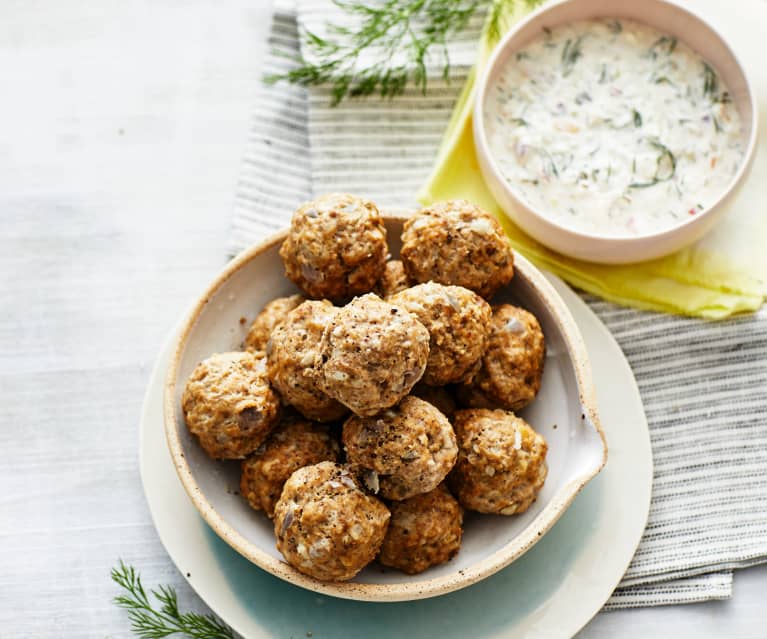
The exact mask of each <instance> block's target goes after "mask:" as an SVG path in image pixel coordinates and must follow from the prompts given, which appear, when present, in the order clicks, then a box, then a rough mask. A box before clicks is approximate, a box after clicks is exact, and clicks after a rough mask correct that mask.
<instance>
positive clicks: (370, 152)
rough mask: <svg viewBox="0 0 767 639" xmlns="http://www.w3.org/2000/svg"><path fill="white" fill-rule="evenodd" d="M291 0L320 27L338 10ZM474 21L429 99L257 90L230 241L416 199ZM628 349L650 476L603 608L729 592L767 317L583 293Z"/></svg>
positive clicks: (763, 411) (275, 33)
mask: <svg viewBox="0 0 767 639" xmlns="http://www.w3.org/2000/svg"><path fill="white" fill-rule="evenodd" d="M328 5H329V3H328V2H326V1H325V0H299V3H298V21H299V24H301V25H302V26H309V27H310V28H312V29H315V28H317V23H318V21H324V20H327V19H328V18H329V17H330V16H331V15H332V11H334V10H335V9H333V8H332V6H328ZM477 36H478V25H477V24H475V25H473V29H471V30H470V33H468V34H467V35H466V36H465V38H464V39H463V40H462V41H461V42H460V43H459V44H458V45H457V46H456V47H455V51H453V50H452V49H451V53H453V55H452V56H451V57H452V61H453V72H452V75H451V82H450V84H445V83H441V84H440V83H439V82H438V81H437V80H434V81H432V83H431V85H430V90H429V93H428V95H427V96H425V97H424V96H422V95H421V93H420V92H418V91H414V90H410V91H408V92H407V93H406V94H405V95H404V96H401V97H398V98H396V99H394V100H391V101H382V100H380V99H377V98H376V99H372V98H371V99H368V100H364V101H354V102H344V103H342V104H341V105H340V106H338V107H336V108H331V107H330V106H329V97H328V96H329V94H328V91H326V90H311V91H308V92H307V91H304V90H302V89H297V88H295V87H290V86H288V85H286V84H279V85H276V86H271V87H264V89H263V91H262V93H261V97H260V99H259V100H258V104H257V106H256V110H255V114H254V124H253V128H252V131H251V140H250V149H249V152H248V155H247V157H246V158H245V161H244V163H243V170H242V178H241V181H240V186H239V189H238V192H237V197H236V209H235V214H234V220H233V224H232V236H231V239H232V241H231V249H232V251H233V252H236V251H238V250H241V249H242V248H244V247H246V246H248V245H249V244H251V243H252V242H253V241H255V240H257V239H259V238H260V237H263V236H264V235H265V234H268V233H271V232H273V231H274V230H275V229H277V228H279V227H283V226H285V225H287V223H288V221H289V218H290V214H291V212H292V210H293V208H295V205H296V204H297V203H298V202H299V201H302V200H304V199H306V198H308V197H310V196H311V194H312V193H319V192H326V191H333V190H340V191H356V192H358V193H363V194H365V195H366V196H367V197H370V198H372V199H374V200H375V201H376V202H378V203H379V204H380V205H382V206H384V207H387V208H402V207H413V206H415V204H416V201H415V193H416V191H417V189H418V187H420V186H421V185H422V184H423V182H424V180H425V178H426V176H427V175H428V174H429V171H430V169H431V165H432V162H433V160H434V157H435V154H436V151H437V148H438V145H439V143H440V140H441V137H442V133H443V131H444V128H445V126H446V124H447V121H448V119H449V117H450V112H451V109H452V106H453V104H454V102H455V99H456V97H457V95H458V93H459V91H460V89H461V85H462V83H463V80H464V79H465V78H466V76H467V73H468V71H469V69H470V65H471V62H472V56H471V55H469V53H470V52H471V51H472V50H473V46H472V47H471V48H470V47H469V44H470V43H472V44H473V43H475V42H476V38H477ZM270 46H271V47H272V54H271V55H270V56H269V59H268V62H267V67H266V69H265V71H266V72H267V73H269V72H274V71H284V70H286V69H287V68H289V67H290V64H291V62H290V61H289V60H288V59H287V58H285V55H288V56H289V55H291V54H295V53H296V52H297V51H298V46H299V45H298V30H297V24H296V9H295V6H291V3H290V2H286V1H278V2H277V5H276V11H275V16H274V24H273V27H272V33H271V39H270ZM585 299H586V301H587V302H588V304H589V305H590V307H591V308H592V310H594V312H595V313H596V314H597V315H598V316H599V317H600V318H601V319H602V321H603V322H604V323H605V324H606V325H607V327H608V328H609V329H610V331H611V332H612V333H613V335H615V337H616V339H617V340H618V342H619V343H620V345H621V347H622V348H623V350H624V352H625V353H626V356H627V358H628V360H629V362H630V363H631V366H632V368H633V370H634V374H635V375H636V378H637V382H638V384H639V388H640V392H641V394H642V398H643V401H644V405H645V410H646V411H647V418H648V421H649V424H650V431H651V438H652V445H653V455H654V460H655V478H654V485H653V500H652V506H651V510H650V517H649V521H648V525H647V530H646V531H645V534H644V537H643V539H642V541H641V543H640V545H639V548H638V550H637V553H636V556H635V557H634V560H633V561H632V563H631V565H630V566H629V568H628V571H627V572H626V575H625V577H624V579H623V581H622V582H621V584H620V587H619V588H618V589H617V590H616V591H615V593H614V594H613V596H612V598H611V599H610V600H609V602H608V603H607V606H606V608H607V609H611V608H625V607H639V606H650V605H663V604H674V603H690V602H695V601H704V600H708V599H724V598H728V597H730V596H731V594H732V572H731V571H732V569H734V568H739V567H744V566H748V565H751V564H754V563H758V562H762V561H767V393H765V389H766V388H767V312H764V311H762V312H760V313H759V314H758V315H755V316H750V317H743V318H739V319H733V320H729V321H724V322H719V323H710V322H702V321H698V320H692V319H683V318H678V317H672V316H665V315H658V314H654V313H646V312H640V311H635V310H631V309H625V308H621V307H618V306H615V305H613V304H610V303H607V302H603V301H601V300H598V299H596V298H593V297H586V298H585Z"/></svg>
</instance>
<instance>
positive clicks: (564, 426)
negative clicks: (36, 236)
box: [164, 216, 607, 601]
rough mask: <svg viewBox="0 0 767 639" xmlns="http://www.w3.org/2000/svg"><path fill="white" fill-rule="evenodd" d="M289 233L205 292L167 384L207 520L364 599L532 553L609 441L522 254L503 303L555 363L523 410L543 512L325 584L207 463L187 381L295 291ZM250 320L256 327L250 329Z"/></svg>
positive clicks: (576, 355)
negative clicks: (424, 561) (430, 563)
mask: <svg viewBox="0 0 767 639" xmlns="http://www.w3.org/2000/svg"><path fill="white" fill-rule="evenodd" d="M404 219H405V218H404V217H394V216H387V217H386V226H387V230H388V234H389V248H390V251H391V253H392V254H393V255H395V256H396V255H398V254H399V249H400V240H399V237H400V234H401V232H402V223H403V221H404ZM285 236H286V233H285V232H283V233H280V234H279V235H276V236H274V237H273V238H271V239H269V240H267V241H266V242H264V243H263V244H259V245H258V246H254V247H253V248H252V249H250V250H247V251H245V252H244V253H242V254H241V255H240V256H239V257H237V258H236V259H235V260H233V261H232V262H231V263H230V264H229V265H228V266H227V267H226V268H225V269H224V270H223V272H222V273H221V274H220V275H219V276H218V277H216V279H215V280H214V281H213V283H212V284H211V285H210V286H209V287H208V289H207V291H206V292H205V293H204V294H203V295H202V296H201V297H200V299H199V301H198V302H197V304H196V305H195V306H194V308H193V309H192V312H191V313H190V314H189V316H188V317H187V319H186V320H185V322H184V323H183V325H182V327H181V331H180V333H179V337H178V339H177V343H176V345H175V354H174V356H173V358H172V361H171V364H170V367H169V369H168V373H167V378H166V384H165V399H164V413H165V431H166V436H167V441H168V447H169V448H170V453H171V457H172V459H173V463H174V466H175V467H176V471H177V472H178V475H179V477H180V478H181V482H182V484H183V485H184V488H185V489H186V491H187V493H188V494H189V497H190V498H191V500H192V502H193V503H194V505H195V506H196V508H197V509H198V510H199V512H200V514H201V515H202V517H203V518H204V519H205V521H206V522H207V523H208V524H209V525H210V526H211V528H213V530H214V531H215V532H216V533H217V534H218V535H219V536H220V537H221V538H222V539H223V540H224V541H226V542H227V543H228V544H229V545H230V546H231V547H232V548H234V549H235V550H236V551H237V552H239V553H240V554H241V555H243V556H244V557H246V558H247V559H249V560H250V561H252V562H253V563H254V564H256V565H258V566H260V567H261V568H263V569H264V570H267V571H268V572H270V573H272V574H273V575H275V576H277V577H279V578H281V579H284V580H286V581H288V582H290V583H293V584H295V585H298V586H302V587H304V588H308V589H310V590H314V591H317V592H322V593H325V594H329V595H335V596H337V597H345V598H349V599H359V600H366V601H403V600H409V599H419V598H424V597H431V596H434V595H439V594H443V593H446V592H450V591H452V590H457V589H459V588H463V587H465V586H468V585H470V584H472V583H475V582H477V581H479V580H480V579H483V578H485V577H487V576H489V575H491V574H493V573H494V572H496V571H498V570H500V569H501V568H503V567H504V566H506V565H508V564H509V563H511V562H512V561H514V560H515V559H516V558H517V557H519V556H520V555H522V554H523V553H524V552H525V551H527V550H528V549H530V548H531V547H532V546H533V544H535V543H536V542H537V541H538V540H539V539H540V538H541V536H542V535H543V534H544V533H546V531H548V530H549V528H551V526H553V525H554V523H555V522H556V521H557V519H559V517H560V516H561V515H562V513H564V511H565V510H566V509H567V507H568V506H569V505H570V503H571V502H572V500H573V499H574V498H575V496H576V495H577V494H578V492H579V491H580V490H581V489H582V488H583V487H584V486H585V485H586V483H587V482H588V481H589V480H590V479H592V478H593V477H594V476H596V474H597V473H598V472H599V471H600V470H601V469H602V467H603V466H604V464H605V461H606V459H607V446H606V443H605V441H604V435H603V433H602V430H601V428H600V426H599V419H598V416H597V410H596V403H595V396H594V389H593V387H592V381H591V368H590V365H589V361H588V357H587V354H586V349H585V346H584V344H583V339H582V338H581V335H580V333H579V331H578V327H577V326H576V325H575V322H574V321H573V319H572V316H571V315H570V312H569V310H568V309H567V307H566V306H565V304H564V303H563V302H562V300H561V298H560V297H559V295H558V294H557V292H556V291H555V290H554V288H553V287H552V286H551V284H549V282H548V281H547V280H546V279H545V278H544V277H543V275H541V273H540V272H539V271H538V270H537V269H536V268H535V267H533V266H532V265H531V264H530V263H529V262H527V261H526V260H525V259H524V258H521V257H519V256H517V258H516V262H515V271H516V272H515V275H514V278H513V280H512V281H511V283H510V284H509V285H508V286H507V287H506V288H505V289H503V290H502V291H500V292H499V293H498V295H496V298H495V300H496V301H497V300H501V301H503V300H508V301H513V302H515V303H517V304H519V305H521V306H523V307H525V308H527V309H529V310H530V311H531V312H532V313H534V314H535V315H536V316H537V317H538V319H539V320H540V322H541V326H542V328H543V331H544V334H545V337H546V347H547V353H546V363H545V370H544V375H543V381H542V385H541V392H540V394H539V396H538V398H537V399H536V400H535V401H534V402H533V403H532V404H531V405H530V406H529V407H528V408H527V409H525V410H524V411H522V412H521V413H520V414H521V415H522V416H523V417H525V418H526V419H527V420H528V421H529V422H530V423H531V424H532V425H533V426H534V427H535V428H536V430H538V431H539V432H540V433H541V434H543V435H544V436H545V437H546V439H547V441H548V443H549V453H548V456H547V461H548V464H549V475H548V478H547V479H546V483H545V485H544V487H543V489H542V491H541V493H540V495H539V498H538V500H537V501H536V502H535V503H534V504H533V506H531V507H530V509H528V511H527V512H525V513H524V514H522V515H515V516H511V517H501V516H491V515H477V514H469V513H467V516H466V520H465V525H464V539H463V545H462V547H461V551H460V553H459V554H458V555H457V556H456V557H455V558H454V559H452V560H451V561H449V562H448V563H446V564H443V565H441V566H436V567H433V568H430V569H428V570H427V571H425V572H423V573H421V574H419V575H412V576H409V575H405V574H403V573H400V572H397V571H394V570H388V569H386V570H384V569H382V567H380V566H378V565H377V564H373V565H371V566H369V567H368V568H366V569H365V570H363V571H362V572H361V573H360V574H359V575H358V576H357V577H356V578H355V579H354V580H353V581H351V582H347V583H328V582H321V581H317V580H316V579H313V578H311V577H307V576H305V575H303V574H301V573H300V572H298V571H297V570H295V569H293V568H292V567H291V566H289V565H288V564H287V563H285V561H284V560H283V559H282V556H281V555H280V553H279V552H278V551H277V549H276V546H275V538H274V531H273V526H272V523H271V522H270V521H269V520H268V519H267V518H266V516H265V515H264V514H263V513H260V512H256V511H254V510H252V509H251V508H250V507H249V506H248V505H247V503H246V502H245V500H244V499H243V498H242V497H240V496H239V495H238V494H237V492H238V489H239V471H240V463H239V462H222V461H215V460H213V459H211V458H209V457H208V456H207V455H206V454H205V453H204V452H203V450H202V448H201V447H200V446H199V444H198V443H197V440H196V439H195V438H194V437H193V436H192V435H191V434H190V433H189V431H188V429H187V428H186V425H185V424H184V418H183V415H182V411H181V394H182V392H183V389H184V384H185V383H186V380H187V378H188V377H189V375H190V373H191V372H192V370H193V369H194V367H195V366H196V365H197V363H198V362H200V361H201V360H203V359H205V358H206V357H208V356H210V355H211V354H212V353H216V352H222V351H230V350H238V349H239V348H240V344H241V343H242V340H243V338H244V337H245V334H246V332H247V329H248V325H249V323H250V321H252V319H253V317H254V316H255V315H256V313H257V312H258V311H259V310H260V309H261V308H262V307H263V306H264V304H266V303H267V302H269V301H270V300H272V299H274V298H275V297H279V296H283V295H289V294H292V293H295V292H297V291H296V288H295V287H294V286H293V285H292V284H291V283H290V282H289V281H288V280H287V279H286V278H285V275H284V268H283V265H282V261H281V259H280V257H279V255H278V250H279V247H280V244H281V243H282V241H283V240H284V239H285ZM243 317H246V318H247V319H248V321H247V322H244V323H243V322H241V318H243Z"/></svg>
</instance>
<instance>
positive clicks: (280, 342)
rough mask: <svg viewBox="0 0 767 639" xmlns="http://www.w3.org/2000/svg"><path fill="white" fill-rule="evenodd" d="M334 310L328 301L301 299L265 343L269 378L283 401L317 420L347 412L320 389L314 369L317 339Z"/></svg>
mask: <svg viewBox="0 0 767 639" xmlns="http://www.w3.org/2000/svg"><path fill="white" fill-rule="evenodd" d="M336 311H337V309H336V308H335V307H334V306H333V305H332V304H331V303H330V302H328V301H327V300H323V301H321V302H313V301H308V302H303V303H302V304H300V305H299V306H297V307H296V308H294V309H293V310H292V311H290V313H288V316H287V317H286V318H285V321H284V322H283V323H282V324H280V325H279V326H278V327H277V328H276V329H274V332H273V333H272V338H271V340H270V341H269V345H268V346H267V370H268V372H269V379H271V380H272V384H274V387H275V388H276V389H277V392H279V394H280V395H281V396H282V400H283V401H284V402H285V403H287V404H290V405H291V406H293V407H295V408H296V410H298V412H300V413H301V414H302V415H303V416H304V417H306V418H307V419H311V420H314V421H318V422H332V421H334V420H336V419H339V418H341V417H343V416H344V415H345V414H346V412H347V411H346V408H345V407H344V406H343V405H342V404H340V403H339V402H337V401H336V400H335V399H332V398H331V397H328V396H327V395H326V394H325V393H323V392H322V390H321V389H320V388H319V387H318V386H317V381H316V379H315V376H314V372H313V366H314V360H315V357H316V355H317V346H318V345H319V342H320V338H321V337H322V333H323V331H324V330H325V327H326V326H328V325H329V323H330V321H331V319H332V318H333V316H334V315H335V313H336Z"/></svg>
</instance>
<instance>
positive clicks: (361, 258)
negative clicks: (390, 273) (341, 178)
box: [280, 193, 388, 301]
mask: <svg viewBox="0 0 767 639" xmlns="http://www.w3.org/2000/svg"><path fill="white" fill-rule="evenodd" d="M387 254H388V247H387V244H386V227H385V226H384V221H383V218H382V217H381V215H380V213H379V212H378V208H377V207H376V205H375V204H373V202H370V201H369V200H363V199H360V198H358V197H354V196H353V195H348V194H346V193H330V194H328V195H321V196H320V197H318V198H317V199H315V200H312V201H311V202H306V203H304V204H302V205H301V206H299V207H298V209H296V211H295V213H293V218H292V220H291V222H290V231H289V232H288V237H287V239H286V240H285V242H284V243H283V245H282V247H281V248H280V257H282V261H283V262H284V264H285V273H286V275H287V276H288V278H289V279H290V280H292V281H293V282H294V283H295V284H296V285H297V286H299V287H300V288H301V289H302V290H304V291H305V292H306V294H307V295H308V296H309V297H312V298H315V299H321V298H328V299H330V300H333V301H342V300H346V299H349V298H350V297H353V296H354V295H358V294H360V293H367V292H368V291H371V290H372V289H373V287H374V286H375V285H376V282H377V281H378V280H379V278H380V277H381V274H382V273H383V271H384V264H385V263H386V256H387Z"/></svg>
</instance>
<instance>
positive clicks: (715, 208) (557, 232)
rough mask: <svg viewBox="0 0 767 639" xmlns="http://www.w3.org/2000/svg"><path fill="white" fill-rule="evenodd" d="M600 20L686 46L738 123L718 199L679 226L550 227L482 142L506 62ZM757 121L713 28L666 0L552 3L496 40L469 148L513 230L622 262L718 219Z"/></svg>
mask: <svg viewBox="0 0 767 639" xmlns="http://www.w3.org/2000/svg"><path fill="white" fill-rule="evenodd" d="M603 17H607V18H630V19H633V20H636V21H637V22H641V23H644V24H646V25H649V26H651V27H654V28H655V29H658V30H659V31H662V32H665V33H670V34H671V35H673V36H676V37H677V38H678V39H679V40H680V41H681V42H684V43H686V44H687V45H688V46H689V47H690V48H692V49H693V51H695V52H697V53H698V54H700V55H701V56H702V57H703V58H704V59H706V60H708V61H710V62H711V63H712V64H713V65H714V67H715V68H716V69H717V70H718V71H719V73H720V75H721V76H722V79H723V80H724V82H725V84H726V85H727V86H728V87H729V89H730V95H731V96H732V99H733V103H734V105H735V107H736V108H737V109H738V111H739V113H740V116H741V119H742V121H743V145H744V148H745V153H744V156H743V159H742V161H741V163H740V167H739V168H738V171H737V173H736V174H735V175H734V176H733V177H732V179H731V180H730V182H729V184H728V186H727V187H726V188H725V189H724V191H722V193H721V194H720V196H719V198H718V199H717V200H716V201H715V202H713V203H712V204H711V205H710V206H708V207H706V208H705V209H703V210H701V211H700V212H699V213H698V214H697V215H695V216H694V217H691V218H689V219H688V220H685V221H684V222H683V223H681V224H680V225H678V226H675V227H673V228H670V229H667V230H664V231H660V232H657V233H651V234H643V235H637V236H633V237H609V236H605V235H597V234H589V233H584V232H581V231H576V230H573V229H571V228H568V227H566V226H562V225H561V224H558V223H556V222H554V221H553V220H552V219H551V218H549V217H548V216H547V215H546V214H545V211H542V210H540V209H538V208H536V207H535V206H532V205H531V204H530V203H529V202H528V201H526V200H525V198H524V197H522V195H521V193H520V192H519V191H518V190H517V189H516V188H515V186H514V184H511V183H509V182H508V181H507V180H506V179H505V178H504V176H503V175H502V173H501V171H500V170H499V168H498V165H497V163H496V161H495V159H494V157H493V154H492V152H491V151H490V145H489V143H488V140H487V135H486V131H485V122H484V119H485V118H484V105H485V102H486V99H487V96H488V94H489V89H490V88H491V87H492V86H493V85H494V84H495V82H496V79H497V78H498V75H499V74H500V72H501V70H502V69H503V67H504V66H505V65H506V63H507V62H508V60H509V58H510V57H511V56H512V55H514V54H515V53H516V52H517V51H518V50H519V49H520V48H522V47H524V46H525V45H526V44H527V43H528V42H529V41H530V40H531V39H533V38H534V37H536V36H537V35H538V34H539V33H540V32H541V29H542V28H543V27H549V28H552V27H555V26H557V25H560V24H565V23H569V22H573V21H576V20H588V19H593V18H603ZM757 121H758V109H757V107H756V101H755V98H754V92H753V89H752V87H751V84H750V83H749V80H748V77H747V76H746V74H745V72H744V71H743V67H742V66H741V64H740V62H739V61H738V59H737V57H736V56H735V54H734V53H733V52H732V49H730V47H729V45H728V44H727V42H726V41H725V40H724V39H723V38H722V36H721V35H720V34H719V33H718V32H717V31H716V29H714V27H713V26H711V25H710V24H708V23H707V22H706V21H705V20H703V19H702V18H700V17H699V16H697V15H695V14H694V13H692V12H690V11H689V10H688V9H685V8H684V7H681V6H679V5H677V4H675V3H673V2H668V1H667V0H642V2H627V1H626V0H560V1H559V2H552V3H548V4H546V5H545V6H544V7H543V8H542V9H540V10H538V11H535V12H534V13H532V14H530V16H528V17H527V18H526V19H525V20H522V21H521V22H520V23H519V24H517V25H516V26H515V27H514V28H513V29H512V30H511V31H510V32H509V33H508V34H507V35H506V36H505V37H504V38H503V40H502V41H501V42H500V44H499V45H498V47H497V48H496V50H495V52H494V54H493V56H492V58H491V59H490V62H489V63H488V65H487V68H486V70H485V72H484V74H483V76H482V78H481V79H480V81H479V84H478V87H477V94H476V102H475V105H474V120H473V126H474V144H475V147H476V150H477V157H478V159H479V164H480V168H481V170H482V175H483V177H484V178H485V182H486V183H487V185H488V187H489V188H490V191H491V192H492V193H493V196H494V197H495V199H496V201H497V202H498V204H499V205H500V206H501V208H502V209H503V210H504V211H505V212H506V214H507V215H508V216H509V217H510V218H511V219H512V220H513V221H514V222H515V223H516V224H518V225H519V227H520V228H522V229H523V230H524V231H525V232H527V233H528V234H529V235H531V236H532V237H534V238H535V239H536V240H538V241H539V242H540V243H541V244H544V245H545V246H548V247H549V248H552V249H554V250H555V251H558V252H560V253H562V254H563V255H569V256H571V257H575V258H578V259H582V260H587V261H591V262H600V263H605V264H625V263H631V262H640V261H644V260H649V259H653V258H657V257H661V256H663V255H667V254H669V253H672V252H674V251H676V250H679V249H681V248H683V247H685V246H687V245H689V244H692V243H693V242H695V241H696V240H698V239H699V238H701V237H702V236H703V235H704V234H705V233H706V232H707V231H709V230H710V229H711V228H712V227H713V226H714V224H716V223H717V222H718V221H719V220H720V219H721V217H722V216H723V215H724V214H725V213H726V212H727V205H728V204H729V203H730V202H731V201H732V200H733V199H734V197H735V195H736V193H737V192H738V190H739V189H740V186H741V185H742V184H743V182H744V180H745V178H746V177H747V175H748V171H749V169H750V168H751V163H752V161H753V157H754V149H755V147H756V138H757Z"/></svg>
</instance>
